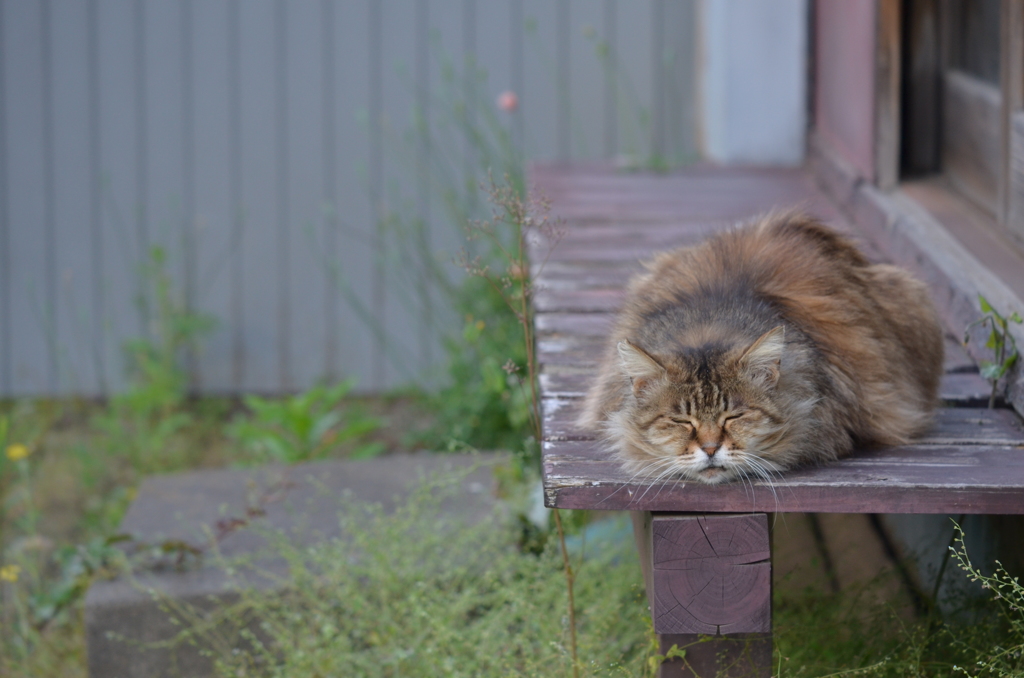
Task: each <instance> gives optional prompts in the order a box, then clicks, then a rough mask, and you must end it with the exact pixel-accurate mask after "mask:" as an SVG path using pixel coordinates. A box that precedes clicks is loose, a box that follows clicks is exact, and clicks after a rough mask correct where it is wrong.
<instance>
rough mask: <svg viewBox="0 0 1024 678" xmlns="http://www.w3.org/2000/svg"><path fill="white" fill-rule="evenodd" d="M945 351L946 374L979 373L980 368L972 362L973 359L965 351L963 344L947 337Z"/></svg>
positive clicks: (944, 368) (944, 364) (944, 344)
mask: <svg viewBox="0 0 1024 678" xmlns="http://www.w3.org/2000/svg"><path fill="white" fill-rule="evenodd" d="M943 351H944V362H943V365H942V367H943V370H944V371H945V372H946V374H956V373H959V372H977V371H978V366H977V365H975V364H974V361H973V360H971V357H970V356H969V355H967V351H965V350H964V346H963V344H961V343H960V342H959V341H957V340H956V339H954V338H953V337H951V336H949V335H946V337H945V341H944V342H943Z"/></svg>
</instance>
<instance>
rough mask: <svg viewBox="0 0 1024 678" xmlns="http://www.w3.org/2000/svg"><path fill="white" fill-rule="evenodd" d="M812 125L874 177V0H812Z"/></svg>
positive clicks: (822, 136)
mask: <svg viewBox="0 0 1024 678" xmlns="http://www.w3.org/2000/svg"><path fill="white" fill-rule="evenodd" d="M814 16H815V29H814V30H815V37H814V41H815V65H814V92H815V99H814V125H815V128H816V130H817V132H818V134H819V135H820V137H821V139H822V140H823V141H824V142H826V143H827V144H828V145H829V146H830V147H831V148H832V149H833V150H834V151H836V152H838V153H839V154H840V155H841V156H842V157H843V158H844V159H845V160H846V161H847V162H849V163H850V164H851V165H852V166H853V167H854V168H856V169H857V171H858V172H859V173H860V174H861V175H862V176H864V177H866V178H867V179H869V180H874V110H875V91H874V73H875V71H874V69H875V56H874V54H875V2H874V0H844V1H843V2H830V1H829V0H816V3H815V6H814Z"/></svg>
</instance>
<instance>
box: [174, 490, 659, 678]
mask: <svg viewBox="0 0 1024 678" xmlns="http://www.w3.org/2000/svg"><path fill="white" fill-rule="evenodd" d="M460 477H461V476H457V475H452V476H447V477H445V476H440V477H434V478H430V479H428V480H427V481H426V482H424V483H422V484H421V485H419V486H418V487H416V488H415V489H414V490H413V491H411V492H410V493H409V495H408V496H407V497H406V498H405V499H404V500H403V501H402V502H401V503H400V505H399V506H398V507H397V508H396V509H395V511H394V512H393V513H386V512H384V511H383V510H382V508H381V507H380V506H376V505H367V504H363V503H358V502H355V501H352V500H349V499H345V498H342V499H341V500H340V504H339V512H338V520H339V523H340V527H341V536H340V537H339V538H338V539H335V540H332V541H326V542H322V543H319V544H316V545H313V546H310V545H309V544H303V543H296V542H294V541H292V540H291V539H290V538H288V537H286V536H285V535H283V534H280V533H272V532H266V533H264V534H265V535H266V536H267V541H268V543H270V544H272V546H271V547H270V551H269V554H270V555H272V557H274V558H276V559H278V561H279V562H286V563H287V564H288V567H287V573H286V574H283V575H282V574H270V573H265V572H262V571H259V572H255V573H253V572H252V571H251V570H246V569H245V568H246V566H245V565H244V564H239V563H234V562H230V561H228V562H224V563H223V566H224V567H225V568H226V571H228V572H231V573H233V574H234V581H236V582H237V584H238V586H239V599H240V601H239V603H238V604H237V605H235V606H233V607H230V608H227V609H224V610H221V611H219V612H212V613H210V612H203V611H201V610H197V609H193V608H188V607H186V606H180V605H178V606H175V605H174V603H173V601H167V602H168V604H169V606H170V607H171V609H172V610H173V611H174V613H175V616H176V618H177V619H178V620H179V621H180V622H181V623H182V625H183V628H184V629H185V630H184V632H183V634H182V635H181V636H180V637H179V638H178V639H177V642H188V643H197V644H199V645H200V647H203V648H206V649H207V650H208V651H210V652H212V655H213V657H214V658H215V659H216V661H217V667H218V673H219V675H223V676H239V675H244V676H249V677H256V676H266V677H276V676H280V677H284V676H315V675H320V676H352V677H358V676H373V677H375V678H376V677H379V676H403V677H406V676H409V677H415V676H424V677H427V676H430V677H433V676H537V675H543V676H567V675H571V673H572V668H573V664H574V661H573V658H572V656H571V653H570V651H569V627H568V623H567V620H566V618H565V615H564V610H565V605H566V597H567V592H566V588H565V582H564V579H563V576H562V571H561V556H560V554H559V551H558V547H557V545H555V544H554V543H552V545H551V546H550V547H548V548H547V549H544V550H542V552H541V553H540V554H539V555H535V554H533V553H530V552H523V551H520V550H518V549H516V548H515V537H516V531H515V530H514V528H513V527H512V526H510V525H508V524H507V522H505V520H504V519H503V518H502V515H503V511H501V510H497V511H495V512H493V513H489V514H483V515H477V516H475V517H473V518H471V519H468V520H467V519H458V518H455V517H453V516H452V515H451V514H450V513H448V512H447V511H445V510H444V509H443V506H444V504H445V503H446V502H449V501H450V500H451V499H452V498H454V497H456V496H457V495H458V494H459V493H460V491H461V490H460V487H461V485H460V482H461V481H460ZM617 520H618V521H619V522H620V523H624V522H628V518H626V516H624V515H619V516H618V518H617ZM622 527H623V529H626V530H628V528H627V527H626V526H625V525H622ZM574 559H577V560H578V563H579V564H578V568H579V573H580V576H579V578H578V580H577V589H576V591H577V605H578V619H577V623H578V626H579V644H580V649H581V651H582V652H583V654H584V656H586V658H587V660H586V661H585V662H583V663H582V671H583V672H584V673H585V674H586V675H591V676H597V675H610V676H623V675H637V674H638V673H639V672H640V671H641V670H642V669H643V667H644V665H645V664H646V655H647V647H648V632H647V630H646V629H645V627H644V624H643V623H642V621H641V620H642V619H643V617H644V616H646V614H647V613H646V604H645V599H644V595H643V587H642V585H641V583H640V571H639V568H638V566H637V561H636V556H635V550H634V548H633V546H632V541H631V540H629V539H626V540H619V541H617V542H613V543H609V544H602V545H601V547H599V548H598V547H593V548H588V549H587V553H586V554H585V555H584V554H583V553H578V554H576V555H575V556H574ZM253 574H255V575H256V576H257V577H262V576H268V577H271V578H272V579H273V581H274V587H273V589H274V592H268V591H267V589H266V588H259V589H253V588H250V587H249V586H248V584H247V583H246V582H247V581H250V580H249V579H248V577H249V576H251V575H253ZM251 620H258V622H251Z"/></svg>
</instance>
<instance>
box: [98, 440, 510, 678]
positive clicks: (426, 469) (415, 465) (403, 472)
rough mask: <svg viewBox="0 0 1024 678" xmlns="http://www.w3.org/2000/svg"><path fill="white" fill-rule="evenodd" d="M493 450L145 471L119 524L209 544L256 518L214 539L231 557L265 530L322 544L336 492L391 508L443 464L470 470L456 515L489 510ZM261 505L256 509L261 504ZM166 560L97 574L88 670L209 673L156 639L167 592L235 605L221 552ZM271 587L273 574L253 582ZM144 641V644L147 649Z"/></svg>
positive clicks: (114, 677)
mask: <svg viewBox="0 0 1024 678" xmlns="http://www.w3.org/2000/svg"><path fill="white" fill-rule="evenodd" d="M504 459H507V457H504V456H502V455H497V454H480V455H451V454H449V455H431V454H417V455H394V456H387V457H381V458H378V459H372V460H366V461H328V462H316V463H307V464H299V465H296V466H290V467H261V468H257V469H246V470H216V471H203V472H192V473H183V474H174V475H166V476H156V477H152V478H148V479H147V480H146V481H144V482H143V484H142V486H141V487H140V488H139V493H138V496H137V498H136V499H135V501H134V502H133V503H132V505H131V507H130V508H129V509H128V512H127V514H126V515H125V518H124V520H123V522H122V524H121V531H122V532H123V533H125V534H129V535H131V536H132V537H133V538H134V539H136V540H138V541H141V542H145V543H148V544H159V543H166V542H168V541H174V540H180V541H182V542H186V543H188V544H191V545H195V546H200V547H204V548H205V547H207V545H209V544H210V543H211V535H214V534H216V533H217V532H218V531H224V530H225V529H226V528H227V526H229V525H230V524H231V522H232V521H234V520H245V519H246V517H247V516H249V520H251V521H252V525H253V526H254V527H255V526H259V528H260V529H257V530H253V529H247V528H245V527H243V528H241V529H235V530H229V531H228V532H227V534H226V536H223V537H222V538H221V539H219V540H218V541H217V544H216V548H217V551H218V552H219V553H220V554H221V555H223V556H224V557H227V558H234V557H238V556H245V555H249V554H254V553H258V552H259V551H260V550H261V549H262V548H263V546H264V539H263V537H262V536H261V535H260V531H262V530H264V529H271V530H282V531H285V532H288V533H290V534H291V535H292V536H293V537H294V538H296V539H299V540H302V541H309V542H315V541H317V540H322V539H329V538H332V537H336V536H337V535H338V510H339V498H340V497H341V496H343V495H346V496H350V497H351V498H352V499H354V500H359V501H368V502H377V503H380V504H382V505H383V506H384V508H385V510H388V509H390V508H393V507H394V506H395V505H396V502H397V501H400V500H401V498H402V497H403V496H404V495H406V494H407V493H408V492H409V490H410V488H411V487H412V486H414V485H415V484H416V482H417V481H419V480H422V479H423V478H425V477H427V476H429V475H432V474H435V473H445V472H446V471H459V470H464V471H468V474H467V475H465V477H464V478H462V480H461V482H462V486H461V487H460V488H459V492H458V493H457V494H456V496H454V497H453V498H452V499H450V500H447V501H446V502H445V504H444V505H443V509H444V511H445V514H446V515H451V516H452V518H453V520H470V521H471V520H473V519H474V518H478V517H481V516H485V515H489V514H490V511H491V509H492V508H493V507H494V504H495V492H494V482H493V473H492V468H493V466H494V465H496V464H498V463H500V462H501V461H502V460H504ZM254 510H255V511H254ZM174 561H175V557H169V558H168V562H167V563H166V565H165V566H164V567H161V568H157V569H155V570H154V571H148V572H142V573H136V574H135V575H134V577H133V578H132V579H128V578H121V579H117V580H113V581H100V582H96V583H94V584H93V585H92V587H91V588H90V590H89V593H88V594H87V596H86V600H85V623H86V645H87V653H88V665H89V675H90V676H91V677H92V678H101V677H102V678H143V677H145V678H164V677H168V678H169V677H171V676H189V677H193V676H208V675H213V670H212V666H211V664H210V661H209V659H207V658H206V657H203V656H201V655H200V653H199V651H198V649H197V648H195V647H192V646H189V645H184V644H182V645H179V646H176V647H174V648H167V647H159V648H157V647H152V644H153V643H159V642H160V641H166V640H168V639H171V638H173V637H175V636H176V635H177V634H178V633H179V632H180V630H181V628H180V627H179V626H176V625H174V624H173V623H172V622H171V620H170V618H169V615H168V612H167V611H166V610H165V609H163V607H164V604H163V603H162V602H161V599H164V598H167V599H170V600H173V601H175V602H178V603H184V604H187V605H189V606H193V607H195V608H198V609H204V610H208V609H210V608H211V607H214V606H217V605H222V604H226V603H230V602H231V601H232V600H233V599H235V598H234V595H233V594H231V593H230V592H229V590H228V585H229V580H228V578H227V576H226V575H225V573H224V571H223V570H222V568H221V567H219V566H218V565H217V564H216V563H215V562H213V561H215V559H214V558H211V557H209V556H204V557H203V558H202V559H199V560H197V559H195V558H192V557H189V558H187V559H186V561H185V563H184V564H183V566H182V567H178V566H177V563H176V562H174ZM285 567H286V565H285V564H284V563H283V562H274V561H272V560H266V559H264V560H260V561H259V568H260V570H261V571H270V572H280V573H282V574H283V573H284V572H285ZM251 584H252V585H255V586H272V584H271V583H270V582H269V580H266V579H260V580H254V581H252V582H251ZM147 645H148V647H147Z"/></svg>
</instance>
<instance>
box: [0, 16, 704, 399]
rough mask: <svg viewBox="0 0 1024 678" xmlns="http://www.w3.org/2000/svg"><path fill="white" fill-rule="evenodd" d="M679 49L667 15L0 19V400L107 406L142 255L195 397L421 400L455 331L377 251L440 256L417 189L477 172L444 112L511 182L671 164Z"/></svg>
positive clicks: (424, 293) (685, 71)
mask: <svg viewBox="0 0 1024 678" xmlns="http://www.w3.org/2000/svg"><path fill="white" fill-rule="evenodd" d="M595 36H599V37H602V38H607V39H608V40H609V43H610V45H611V52H610V57H609V60H608V61H607V62H604V63H609V64H613V65H614V68H613V70H612V77H609V71H607V70H606V69H605V67H604V65H603V62H602V60H601V59H600V58H599V57H598V55H597V52H596V37H595ZM693 45H694V38H693V3H692V2H685V3H674V2H666V0H644V1H642V2H624V1H623V0H601V1H600V2H598V1H596V0H594V1H591V0H556V1H554V2H550V1H547V0H501V1H489V2H483V1H481V0H405V1H394V2H375V1H374V0H361V1H356V0H351V1H348V2H340V1H339V2H334V1H332V0H302V1H299V2H295V1H289V0H244V1H243V0H216V1H207V0H199V1H197V0H175V1H171V0H86V1H85V2H59V1H54V0H39V1H38V2H21V1H17V0H0V395H2V396H25V395H57V394H67V393H78V394H86V395H89V394H99V393H107V392H110V391H111V390H114V389H117V388H119V387H121V386H122V385H123V384H124V373H123V355H122V350H121V346H122V345H123V343H124V341H125V340H126V339H129V338H132V337H138V336H140V335H141V334H143V333H144V332H145V331H146V329H147V323H148V322H149V320H150V319H147V317H146V315H145V313H144V311H143V309H142V308H141V307H140V306H139V304H138V297H139V294H140V291H141V290H142V287H141V283H140V275H141V268H142V266H143V264H144V262H145V260H146V256H147V252H148V250H149V248H150V247H151V246H153V245H160V246H162V247H164V248H165V249H166V251H167V253H168V256H169V260H168V265H169V270H170V271H171V273H172V274H173V275H174V277H175V280H176V289H177V291H178V293H180V295H181V298H182V301H183V303H186V304H188V305H189V306H190V307H192V308H195V309H197V310H201V311H203V312H206V313H209V314H211V315H213V316H215V317H216V318H217V320H218V326H217V329H216V331H214V332H213V333H212V334H210V335H208V336H207V337H206V339H205V341H204V342H203V344H202V347H201V350H200V351H199V352H198V353H197V354H195V355H190V356H187V364H188V366H189V369H190V373H191V375H192V381H193V386H194V387H195V388H197V389H199V390H202V391H205V392H238V391H247V390H255V391H264V392H274V391H282V390H291V389H296V388H302V387H305V386H308V385H310V384H312V383H314V382H316V381H317V380H319V379H323V378H325V377H331V378H333V377H341V376H355V377H357V378H358V380H359V383H360V387H361V388H362V389H364V390H373V389H380V388H387V387H390V386H394V385H397V384H400V383H404V382H408V381H410V380H413V379H417V378H427V377H425V376H424V375H427V374H429V373H430V369H429V368H430V367H433V368H434V371H435V372H436V368H437V366H438V365H439V364H440V361H441V360H442V359H443V351H442V349H441V344H440V341H439V334H440V333H441V332H443V331H444V330H445V328H448V327H452V326H453V324H454V323H459V322H461V320H459V319H452V318H451V317H450V312H448V311H446V307H445V304H444V299H443V296H442V295H441V294H440V292H439V291H438V290H436V289H432V288H431V287H430V285H428V284H427V283H426V280H427V279H426V278H425V276H424V274H423V273H422V272H420V271H418V270H417V268H416V266H414V265H413V264H412V262H409V261H403V260H402V259H401V252H403V251H406V250H408V249H409V248H400V247H398V238H402V237H407V238H414V239H415V242H414V247H413V248H412V251H425V252H426V253H427V255H428V256H436V257H438V258H439V259H440V260H441V261H442V263H444V262H446V261H447V259H448V258H450V255H451V253H453V252H454V251H455V250H457V249H458V247H460V245H461V233H462V230H461V228H460V227H459V226H457V225H453V224H450V223H448V220H447V219H446V212H445V207H444V204H443V201H442V200H441V199H440V198H439V196H438V195H437V193H436V188H437V186H438V184H439V182H442V181H443V180H444V177H447V180H449V181H454V182H455V184H456V185H458V186H460V187H462V186H465V184H466V177H467V176H474V177H475V176H478V175H479V163H480V158H479V154H478V153H477V151H476V149H475V148H474V147H473V146H472V145H470V144H467V143H466V142H465V140H464V139H463V138H461V137H460V135H459V134H458V133H457V130H456V125H455V123H454V122H453V121H452V120H451V119H450V110H449V109H450V106H448V105H446V104H450V103H451V100H452V98H453V96H457V97H463V96H465V94H466V92H468V91H471V90H473V89H474V88H477V89H479V90H480V94H481V95H480V97H479V99H474V100H472V101H470V102H469V105H468V106H467V107H466V110H465V115H466V117H467V119H468V120H469V121H470V122H471V123H474V124H480V123H481V122H482V121H485V120H488V119H491V120H498V121H499V122H500V123H501V124H502V125H504V126H506V127H507V129H508V130H509V131H510V133H511V134H512V138H513V140H514V142H515V144H516V145H517V147H518V148H519V149H520V151H521V152H522V153H523V154H524V156H525V157H526V158H528V159H536V160H593V159H601V158H608V157H612V156H617V155H620V154H632V155H634V156H644V155H646V154H648V153H649V152H650V151H651V150H652V144H654V145H655V146H657V148H658V149H659V151H660V152H661V153H662V154H663V155H666V156H668V157H670V158H671V159H674V160H677V161H678V160H680V159H684V158H685V157H687V155H688V154H692V149H693V148H694V132H693V122H692V120H693V114H692V111H693V105H692V92H693ZM443 60H448V61H449V62H450V64H451V66H452V68H453V69H454V73H455V79H454V82H452V83H450V82H449V81H448V80H447V73H446V70H445V67H444V66H443V65H442V61H443ZM472 69H476V70H475V71H474V70H472ZM473 73H475V74H476V75H475V76H474V75H473ZM451 87H454V88H455V89H454V94H452V90H451ZM506 89H512V90H514V91H515V92H516V93H517V94H518V95H519V100H520V108H519V110H517V111H516V112H514V113H511V114H509V113H506V112H503V111H498V110H496V109H495V108H494V99H495V97H496V95H497V94H498V93H499V92H501V91H503V90H506ZM641 111H646V114H647V115H648V116H650V124H648V125H647V126H646V127H644V126H642V125H641V124H640V119H641ZM418 126H420V127H419V128H422V127H423V126H425V127H427V128H429V129H430V130H432V132H433V136H432V139H433V141H432V142H428V141H427V138H426V137H424V136H423V135H419V134H417V133H416V129H417V128H418ZM478 209H480V210H484V209H486V205H483V204H480V205H478ZM396 214H399V215H402V216H403V218H405V219H406V221H407V222H409V223H412V224H413V226H414V227H413V228H412V230H411V231H409V230H396V228H395V227H394V225H393V223H392V222H393V217H394V216H395V215H396ZM406 244H408V243H406ZM444 253H448V254H444ZM445 265H448V266H449V268H451V269H452V270H454V269H453V267H451V266H450V265H449V264H445Z"/></svg>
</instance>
